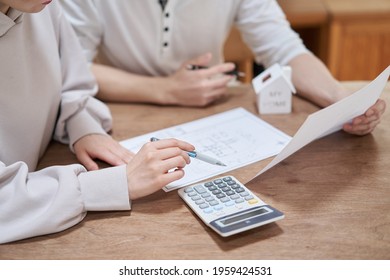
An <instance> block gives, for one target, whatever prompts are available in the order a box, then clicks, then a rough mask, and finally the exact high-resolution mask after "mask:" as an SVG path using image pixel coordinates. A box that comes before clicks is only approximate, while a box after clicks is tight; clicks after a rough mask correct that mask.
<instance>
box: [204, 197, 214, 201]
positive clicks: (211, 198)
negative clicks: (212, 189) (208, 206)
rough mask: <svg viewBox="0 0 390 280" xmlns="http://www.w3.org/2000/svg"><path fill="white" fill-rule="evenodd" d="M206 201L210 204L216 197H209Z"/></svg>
mask: <svg viewBox="0 0 390 280" xmlns="http://www.w3.org/2000/svg"><path fill="white" fill-rule="evenodd" d="M204 200H206V201H207V202H210V201H213V200H214V197H212V196H209V197H206V198H205V199H204Z"/></svg>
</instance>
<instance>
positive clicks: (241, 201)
mask: <svg viewBox="0 0 390 280" xmlns="http://www.w3.org/2000/svg"><path fill="white" fill-rule="evenodd" d="M235 202H236V203H243V202H244V199H243V198H241V197H240V198H239V199H236V200H235Z"/></svg>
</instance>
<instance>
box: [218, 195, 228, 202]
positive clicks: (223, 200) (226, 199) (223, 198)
mask: <svg viewBox="0 0 390 280" xmlns="http://www.w3.org/2000/svg"><path fill="white" fill-rule="evenodd" d="M220 200H221V202H223V203H225V202H228V201H230V198H228V197H226V196H225V197H222V198H221V199H220Z"/></svg>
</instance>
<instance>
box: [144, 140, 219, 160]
mask: <svg viewBox="0 0 390 280" xmlns="http://www.w3.org/2000/svg"><path fill="white" fill-rule="evenodd" d="M158 140H160V139H158V138H156V137H152V138H150V141H152V142H155V141H158ZM186 152H187V154H188V155H189V156H190V157H192V158H196V159H199V160H201V161H204V162H207V163H210V164H213V165H219V166H226V164H224V163H223V162H221V161H219V160H217V159H215V158H212V157H210V156H207V155H205V154H201V153H199V152H197V151H190V152H188V151H186Z"/></svg>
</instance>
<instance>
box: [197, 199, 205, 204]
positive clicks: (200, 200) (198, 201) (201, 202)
mask: <svg viewBox="0 0 390 280" xmlns="http://www.w3.org/2000/svg"><path fill="white" fill-rule="evenodd" d="M203 203H204V200H203V199H199V200H196V201H195V204H197V205H200V204H203Z"/></svg>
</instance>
